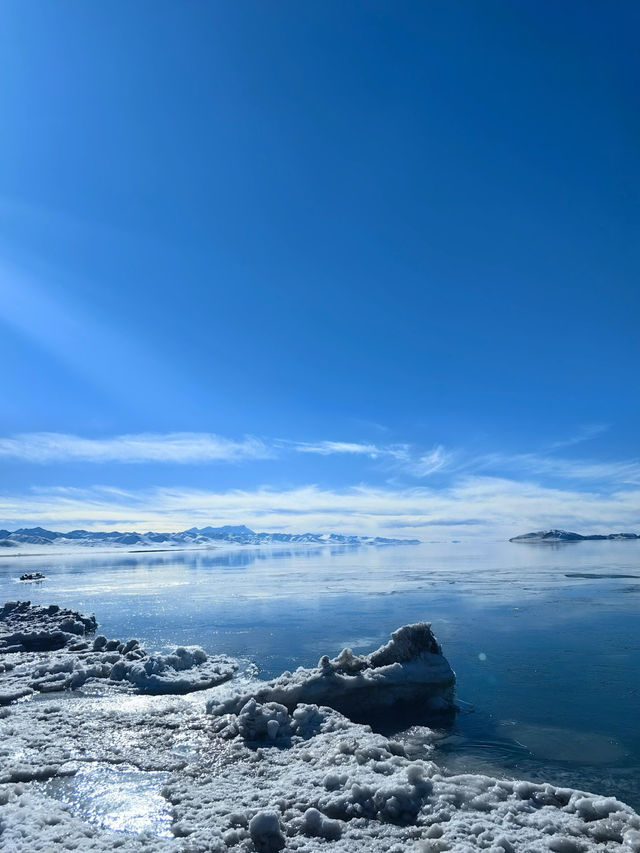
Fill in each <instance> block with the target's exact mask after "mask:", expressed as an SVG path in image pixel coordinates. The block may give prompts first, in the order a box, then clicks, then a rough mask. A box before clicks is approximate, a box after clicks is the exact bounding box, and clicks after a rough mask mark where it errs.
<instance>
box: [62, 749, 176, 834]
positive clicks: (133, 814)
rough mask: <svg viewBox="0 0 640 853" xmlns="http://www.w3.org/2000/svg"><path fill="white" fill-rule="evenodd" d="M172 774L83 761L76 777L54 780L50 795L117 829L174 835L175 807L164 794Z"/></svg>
mask: <svg viewBox="0 0 640 853" xmlns="http://www.w3.org/2000/svg"><path fill="white" fill-rule="evenodd" d="M168 778H169V774H168V773H161V772H145V771H142V770H138V769H137V768H135V767H132V766H131V765H126V764H123V765H119V766H118V767H112V766H110V765H108V764H103V763H100V762H89V763H87V764H82V765H81V766H80V767H79V769H78V771H77V773H76V774H75V775H74V776H70V777H67V778H57V779H52V780H51V781H49V782H47V784H46V785H45V790H46V792H47V794H49V795H50V796H52V797H55V798H56V799H59V800H61V801H62V802H63V803H65V804H67V805H69V806H70V807H71V808H72V810H73V812H74V814H76V815H77V816H78V817H81V818H83V819H84V820H88V821H90V822H91V823H96V824H98V825H99V826H101V827H104V828H105V829H110V830H112V831H113V832H127V833H135V834H140V833H143V832H147V833H151V834H153V835H156V836H158V837H164V838H170V837H173V836H172V832H171V823H172V819H173V818H172V809H171V806H170V805H169V803H168V802H167V801H166V800H165V799H164V797H163V796H162V794H161V793H160V792H161V790H162V788H163V786H164V785H165V783H166V782H167V779H168Z"/></svg>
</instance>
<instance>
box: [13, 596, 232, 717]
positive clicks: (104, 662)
mask: <svg viewBox="0 0 640 853" xmlns="http://www.w3.org/2000/svg"><path fill="white" fill-rule="evenodd" d="M96 628H97V622H96V620H95V617H94V616H84V615H83V614H81V613H77V612H76V611H72V610H62V609H61V608H59V607H57V605H51V606H50V607H36V606H33V607H32V606H31V605H30V603H29V602H28V601H26V602H13V601H10V602H7V603H6V604H5V605H4V607H2V608H1V609H0V705H8V704H10V703H11V702H14V701H15V700H17V699H20V698H22V697H23V696H28V695H29V694H30V693H33V692H34V691H38V692H40V693H57V692H60V691H63V690H77V689H79V688H80V687H82V686H83V685H84V684H85V683H86V682H87V681H89V680H91V679H102V680H109V681H110V682H112V683H115V682H117V683H121V684H123V685H126V686H130V687H132V688H134V689H135V690H136V691H137V692H139V693H156V694H161V693H166V694H180V693H191V692H193V691H195V690H205V689H207V688H209V687H213V686H215V685H216V684H220V683H221V682H223V681H226V680H227V679H229V678H231V676H232V675H233V673H234V672H235V671H236V669H237V665H236V664H235V663H234V662H233V661H232V660H231V659H230V658H227V657H226V656H224V655H211V656H210V655H207V654H206V652H205V651H204V650H203V649H201V648H200V647H199V646H193V647H189V648H186V647H184V646H180V647H179V648H177V649H175V650H174V651H173V652H171V653H170V654H168V655H161V654H153V655H151V654H148V653H147V652H146V651H145V650H144V649H142V648H141V647H140V643H139V642H138V640H128V641H127V642H121V641H120V640H114V639H111V640H109V639H107V638H106V637H104V636H97V637H95V639H94V640H93V642H92V643H90V642H89V641H88V639H86V634H87V633H88V632H93V631H95V630H96ZM43 652H46V654H42V653H43Z"/></svg>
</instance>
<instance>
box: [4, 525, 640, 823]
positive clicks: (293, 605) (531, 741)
mask: <svg viewBox="0 0 640 853" xmlns="http://www.w3.org/2000/svg"><path fill="white" fill-rule="evenodd" d="M35 570H40V571H43V572H44V574H45V575H46V577H47V579H46V580H45V581H44V582H42V583H29V584H22V583H19V582H18V581H17V580H16V578H17V577H18V575H19V574H21V573H22V572H24V571H35ZM15 598H22V599H25V598H28V599H30V600H31V601H32V602H34V603H43V604H48V603H56V604H60V605H63V606H66V607H72V608H75V609H79V610H82V611H93V612H95V614H96V616H97V618H98V621H99V623H100V631H101V632H103V633H105V634H106V635H107V636H109V637H120V638H121V639H126V638H128V637H137V638H139V639H141V640H142V641H143V643H144V644H145V645H146V646H147V647H148V648H154V649H163V648H165V647H167V646H171V647H173V646H175V645H176V644H190V643H197V644H199V645H202V646H203V647H204V648H205V649H206V650H207V651H211V652H225V653H227V654H230V655H233V656H236V657H241V658H245V659H248V660H250V661H252V662H254V663H255V664H256V665H257V666H258V667H259V670H260V675H261V676H262V677H265V678H266V677H271V676H274V675H277V674H278V673H280V672H281V671H282V670H284V669H292V668H294V667H296V666H299V665H304V666H308V665H313V664H315V663H316V662H317V660H318V658H319V657H320V655H322V654H324V653H328V654H330V655H333V654H335V653H337V652H338V651H339V650H340V649H341V648H343V647H344V646H350V647H352V648H353V649H354V651H357V652H364V651H369V650H372V649H373V648H375V647H377V646H378V645H380V644H381V643H383V642H385V641H386V640H387V639H388V635H389V633H390V632H391V631H392V630H394V629H395V628H397V627H398V626H400V625H403V624H406V623H408V622H416V621H419V620H428V621H431V622H432V623H433V629H434V632H435V634H436V636H437V637H438V639H439V640H440V642H441V643H442V646H443V651H444V653H445V655H446V657H447V658H448V660H449V662H450V663H451V665H452V667H453V669H454V670H455V671H456V673H457V677H458V683H457V700H458V702H459V703H460V706H461V712H460V713H459V714H458V715H457V717H456V720H455V722H454V723H453V724H452V725H451V727H450V728H447V729H443V730H442V741H441V746H440V748H439V754H438V755H437V756H436V760H437V761H438V762H439V763H441V764H442V765H444V766H445V767H447V768H449V769H451V770H455V771H457V772H460V771H463V770H469V771H473V772H487V773H490V774H492V775H501V774H502V775H506V776H515V777H522V778H531V779H536V780H546V781H551V782H555V783H558V784H566V785H571V786H574V787H578V788H584V789H587V790H592V791H597V792H601V793H603V794H612V795H615V796H618V797H620V798H621V799H623V800H626V801H627V802H628V803H630V804H631V805H633V806H635V807H636V808H637V807H638V806H640V607H639V605H640V542H635V541H634V542H616V541H613V542H580V543H568V544H562V545H556V546H554V545H549V544H535V545H531V544H511V543H482V544H479V543H474V544H469V543H450V544H423V545H420V546H403V547H378V548H372V547H360V548H344V547H341V548H329V547H320V548H296V549H287V550H283V549H275V548H272V549H255V548H248V547H245V548H242V549H235V550H232V549H228V550H225V549H219V550H208V551H184V552H173V553H138V554H135V553H119V554H102V555H98V554H93V555H90V556H87V555H86V552H83V553H82V554H81V555H78V556H63V555H60V554H56V553H55V552H52V554H51V555H50V556H41V557H28V558H27V557H20V558H14V557H3V558H2V559H0V602H1V601H5V600H7V599H15ZM404 725H405V724H404V722H402V721H394V720H386V721H385V726H386V728H387V730H388V731H392V730H393V729H394V728H396V729H401V728H403V727H404ZM407 736H408V737H411V732H409V734H408V735H407Z"/></svg>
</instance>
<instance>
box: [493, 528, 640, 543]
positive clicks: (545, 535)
mask: <svg viewBox="0 0 640 853" xmlns="http://www.w3.org/2000/svg"><path fill="white" fill-rule="evenodd" d="M595 539H598V540H599V539H640V536H639V535H638V534H637V533H591V534H588V535H586V536H584V535H583V534H582V533H571V532H570V531H569V530H538V531H535V532H534V533H523V534H521V535H520V536H513V537H512V538H511V539H509V542H585V541H592V540H595Z"/></svg>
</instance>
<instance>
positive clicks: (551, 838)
mask: <svg viewBox="0 0 640 853" xmlns="http://www.w3.org/2000/svg"><path fill="white" fill-rule="evenodd" d="M96 628H97V625H96V623H95V620H94V619H93V617H91V616H83V615H82V614H79V613H76V612H75V611H66V610H62V609H61V608H58V607H57V606H55V605H53V606H50V607H47V608H44V607H31V606H29V605H27V604H25V603H22V604H17V603H10V604H9V606H8V607H7V605H5V606H4V607H3V608H1V609H0V693H3V695H4V696H5V701H6V704H5V706H4V707H2V708H0V759H1V760H0V848H2V849H3V850H5V849H6V850H8V851H12V853H13V851H15V853H27V852H28V853H31V851H39V850H42V851H58V850H60V851H62V850H66V849H76V850H94V851H106V850H113V849H119V850H126V851H129V850H130V851H138V850H140V851H142V850H145V851H165V850H171V851H181V853H205V851H219V853H222V851H226V850H230V851H245V852H246V853H250V851H258V853H271V851H278V850H297V851H306V853H316V851H320V850H327V851H329V850H331V851H340V853H346V852H347V851H349V853H353V851H355V853H359V851H363V853H364V851H387V853H402V851H405V850H412V851H416V853H434V852H435V851H445V850H454V851H460V853H463V852H464V853H466V852H467V851H472V850H473V851H475V850H479V849H484V850H489V851H491V853H513V851H522V853H524V851H532V853H543V851H554V853H580V851H591V850H593V851H596V850H598V851H617V850H619V851H621V853H622V851H628V852H629V851H640V818H639V817H638V815H636V814H635V813H634V812H633V810H632V809H630V808H629V807H628V806H625V805H624V804H623V803H621V802H619V801H618V800H616V799H614V798H612V797H607V796H600V795H593V794H585V793H584V792H580V791H576V790H574V789H571V788H560V787H557V786H554V785H549V784H533V783H531V782H526V781H510V780H498V779H493V778H491V777H488V776H482V775H472V774H466V775H458V776H447V775H446V774H444V773H443V772H442V771H441V770H440V768H439V767H438V766H437V765H436V764H435V763H434V762H433V761H432V760H431V751H432V748H431V747H429V745H428V744H429V737H428V734H429V733H428V730H425V737H424V738H423V742H424V743H425V744H426V746H425V747H424V753H423V754H422V755H419V756H416V755H415V753H414V752H412V751H410V750H408V749H407V746H406V745H405V744H403V743H402V742H400V741H395V740H393V739H389V738H386V737H383V736H382V735H380V734H376V733H375V732H373V731H372V730H371V729H370V728H369V727H368V726H367V725H363V724H362V723H356V722H353V721H352V720H351V719H349V717H348V716H345V715H344V713H341V712H340V711H339V710H336V709H335V708H333V707H329V706H330V705H331V704H332V702H333V704H334V705H339V706H340V707H341V709H342V710H349V703H348V702H347V703H346V704H345V701H344V700H345V696H347V695H348V694H351V695H352V696H353V697H357V698H356V699H355V701H356V703H357V704H358V707H359V710H360V712H361V716H362V717H366V711H367V706H371V707H373V706H375V705H379V704H380V703H382V704H383V705H389V704H390V699H391V698H392V697H393V695H394V691H396V696H398V695H401V698H403V699H404V700H405V701H406V700H409V701H410V696H411V691H413V695H414V697H415V699H416V700H418V699H419V701H420V702H424V701H426V700H428V698H429V695H431V697H432V699H434V700H435V701H436V705H440V707H442V705H443V704H444V705H446V704H447V703H450V702H451V701H452V699H453V673H452V672H451V670H450V667H449V666H448V663H447V662H446V659H445V658H444V656H443V655H442V652H441V649H440V647H439V646H438V644H437V641H436V640H435V638H434V637H433V635H432V634H431V632H430V628H429V626H428V625H427V624H426V623H420V624H419V625H414V626H405V627H404V628H402V629H399V630H398V631H396V632H394V635H393V637H392V640H391V641H390V642H389V643H388V644H386V645H385V646H383V647H381V648H380V649H378V650H377V651H376V652H372V653H371V654H369V655H363V656H356V655H353V654H352V653H350V652H349V651H348V650H345V651H343V652H342V653H341V654H340V655H338V656H337V657H336V658H333V659H329V658H328V657H323V658H322V659H321V660H320V662H319V664H318V667H317V668H316V669H315V670H314V669H311V670H302V669H301V670H298V671H297V672H296V673H283V675H282V676H280V678H278V679H275V680H274V681H272V682H269V683H266V682H260V681H257V680H253V679H246V678H244V679H240V680H239V683H238V684H236V679H234V680H231V681H228V680H227V679H228V678H229V676H230V674H231V673H232V671H233V668H234V666H233V662H232V661H230V660H229V659H223V658H216V659H214V660H212V659H209V658H207V656H206V655H204V653H202V654H203V655H204V657H203V656H202V655H200V654H199V653H198V652H196V651H195V650H184V652H186V653H187V654H188V655H189V657H185V655H184V654H183V652H179V650H176V653H174V655H173V656H164V657H161V656H152V655H148V654H147V653H146V652H144V650H142V649H141V648H140V647H139V644H137V641H135V640H128V641H126V642H120V641H119V640H113V639H112V640H109V639H107V638H104V637H100V636H97V637H96V636H94V635H95V631H96ZM145 666H147V667H148V668H149V669H150V670H151V672H149V673H147V672H146V670H144V667H145ZM212 667H213V669H214V670H216V671H217V676H215V675H214V674H213V670H212ZM156 669H158V670H159V671H155V670H156ZM114 670H115V672H114ZM143 671H144V672H145V673H146V675H145V676H142V674H141V673H142V672H143ZM134 672H137V677H135V676H134ZM127 673H130V674H131V677H127ZM203 674H204V680H206V678H207V677H211V678H213V679H214V680H213V681H212V684H213V685H214V686H210V685H206V684H204V680H203V678H202V677H201V676H202V675H203ZM154 675H157V676H158V677H159V678H161V679H163V683H162V684H161V685H158V684H155V683H154V684H153V685H151V686H150V685H149V683H148V678H149V677H152V676H154ZM434 676H436V677H434ZM216 679H217V680H216ZM223 681H226V683H222V682H223ZM158 686H160V687H162V690H161V691H157V690H156V689H155V688H157V687H158ZM203 687H207V688H208V689H204V690H202V688H203ZM7 688H8V689H7ZM21 688H22V690H23V691H24V692H22V693H21V692H20V690H21ZM400 688H401V689H400ZM196 690H202V692H190V693H189V695H187V696H183V695H180V696H177V695H170V696H168V695H160V696H157V695H148V693H149V692H163V693H165V694H166V693H169V692H175V693H181V694H182V693H185V692H187V691H196ZM3 691H4V692H3ZM21 697H22V698H21ZM98 766H108V767H111V768H113V771H114V772H113V774H112V775H115V776H116V777H117V773H118V772H119V768H124V767H132V766H133V767H134V768H136V769H137V771H139V772H140V773H141V774H144V773H150V772H157V771H162V772H163V773H164V774H166V775H167V778H166V781H165V783H164V786H163V788H162V792H161V793H162V796H163V797H164V799H165V800H166V802H167V803H168V804H169V805H170V808H171V823H170V826H171V834H172V837H161V836H155V835H152V834H142V835H137V834H132V833H126V832H114V831H113V828H109V827H108V826H106V825H104V822H102V823H101V822H100V821H99V820H87V819H86V816H83V815H82V814H81V813H80V812H79V811H78V809H76V808H74V805H73V803H66V802H63V801H61V800H60V799H56V798H54V797H52V796H50V790H49V788H47V786H48V785H50V784H51V783H52V782H55V781H56V780H64V779H65V778H73V776H74V775H75V774H76V773H78V772H79V769H80V768H82V769H83V771H84V772H87V771H88V772H91V768H94V767H98ZM125 828H126V827H125Z"/></svg>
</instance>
